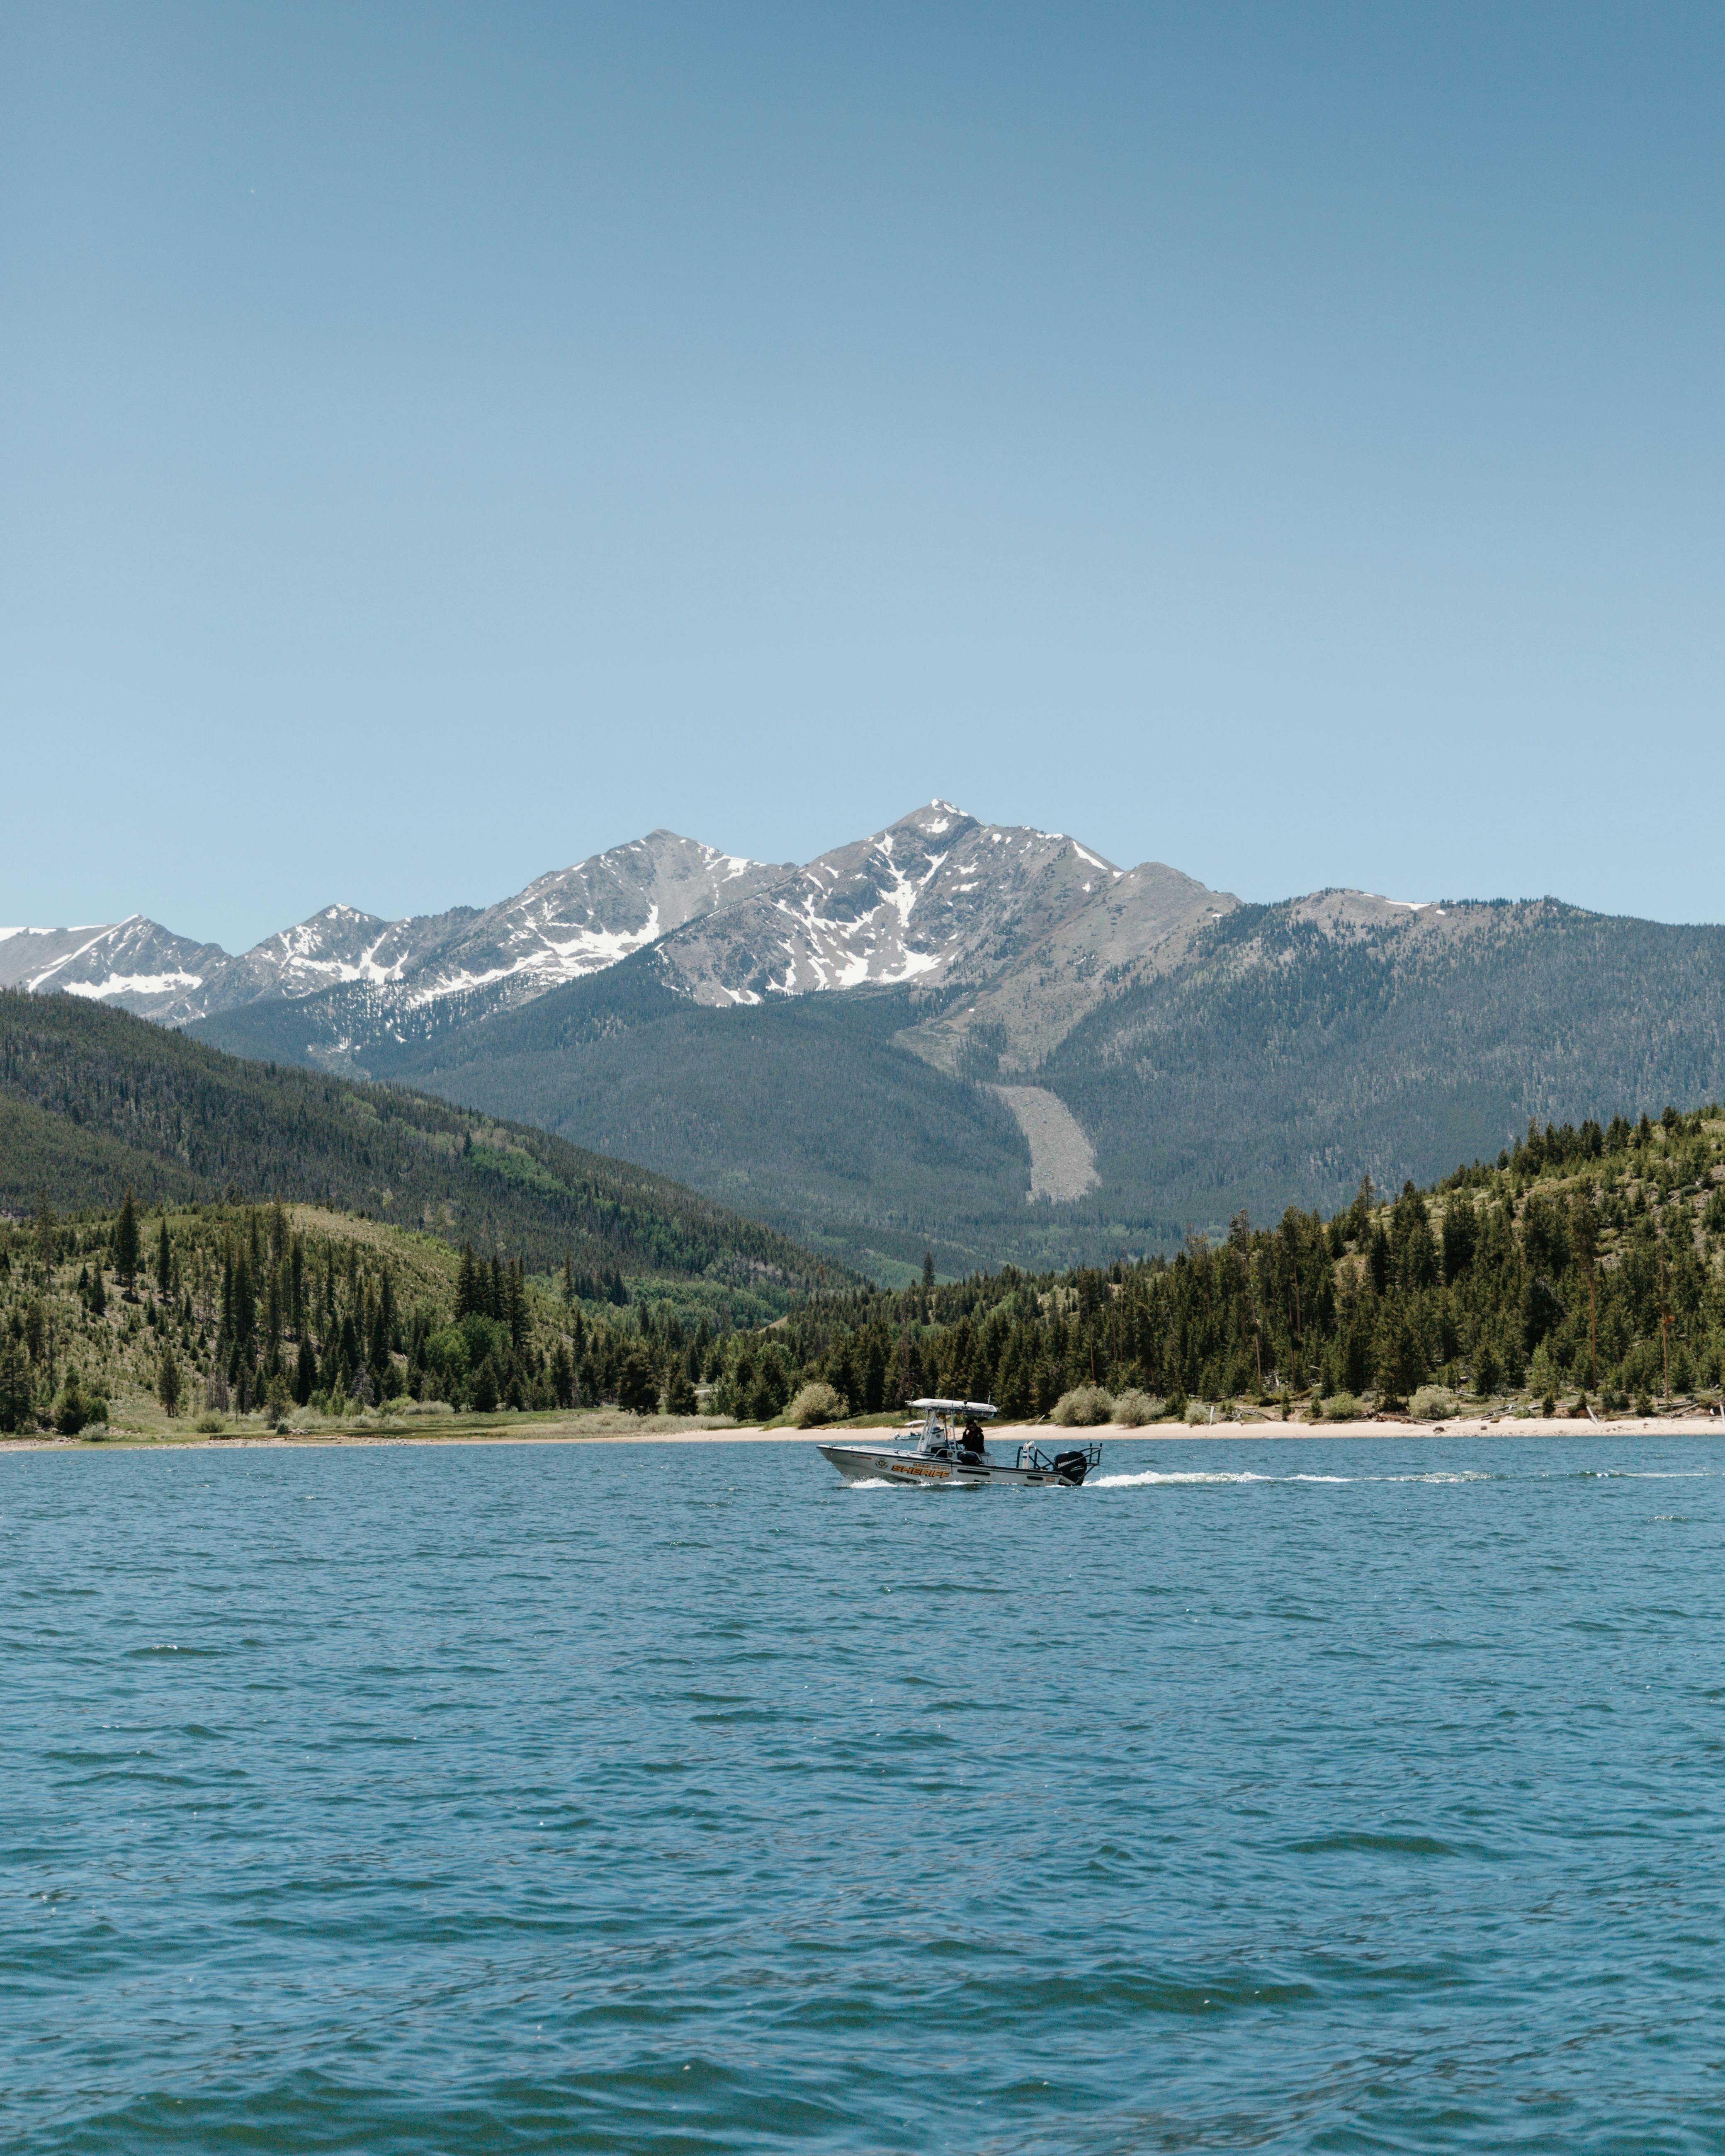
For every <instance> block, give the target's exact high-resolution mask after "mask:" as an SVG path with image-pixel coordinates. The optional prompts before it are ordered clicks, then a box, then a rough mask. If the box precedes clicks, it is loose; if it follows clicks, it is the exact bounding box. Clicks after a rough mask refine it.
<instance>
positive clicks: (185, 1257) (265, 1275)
mask: <svg viewBox="0 0 1725 2156" xmlns="http://www.w3.org/2000/svg"><path fill="white" fill-rule="evenodd" d="M587 1285H588V1283H583V1281H581V1280H580V1279H579V1277H578V1276H577V1275H576V1274H575V1272H574V1269H573V1265H572V1263H571V1264H570V1265H566V1266H565V1268H564V1270H562V1273H561V1274H560V1275H558V1276H555V1277H554V1278H552V1279H551V1280H549V1281H547V1280H543V1279H541V1280H534V1279H531V1278H530V1277H529V1276H527V1274H526V1270H525V1268H524V1267H523V1265H521V1261H520V1260H519V1259H514V1260H510V1259H506V1258H504V1257H502V1256H501V1255H499V1254H497V1253H495V1252H493V1253H492V1255H491V1256H490V1258H489V1259H485V1258H484V1257H482V1256H479V1255H475V1253H474V1252H473V1251H472V1250H469V1249H466V1248H464V1249H463V1250H460V1251H459V1253H458V1252H457V1251H456V1250H453V1249H451V1248H450V1246H449V1245H448V1244H447V1243H444V1242H442V1241H440V1240H439V1239H438V1238H436V1237H435V1236H432V1235H424V1234H419V1233H415V1232H413V1231H411V1230H408V1229H399V1228H392V1227H387V1226H385V1225H383V1224H381V1223H380V1222H377V1221H375V1220H370V1219H363V1218H362V1217H359V1216H357V1215H354V1214H337V1213H332V1212H330V1211H328V1210H326V1209H321V1208H313V1207H308V1206H298V1205H291V1206H290V1205H281V1204H271V1205H268V1206H259V1205H244V1204H212V1205H203V1204H191V1205H187V1204H171V1205H168V1206H166V1207H164V1208H162V1209H160V1210H159V1211H151V1209H148V1208H146V1207H141V1206H139V1205H137V1204H135V1203H134V1202H133V1200H132V1199H131V1194H130V1193H128V1194H127V1196H126V1199H125V1200H124V1201H123V1202H122V1204H121V1206H120V1208H119V1209H117V1210H116V1212H115V1213H113V1214H105V1215H91V1214H84V1215H82V1216H80V1217H79V1218H76V1219H60V1218H59V1217H57V1216H56V1215H55V1214H54V1211H53V1209H52V1208H49V1207H44V1208H43V1209H41V1210H40V1211H39V1214H37V1216H36V1218H35V1219H33V1220H32V1221H31V1222H29V1223H28V1224H14V1223H0V1432H3V1433H7V1434H16V1433H18V1432H33V1431H36V1430H54V1431H57V1432H58V1433H59V1435H62V1436H68V1437H69V1436H75V1435H79V1434H80V1432H81V1431H83V1430H85V1429H86V1428H88V1427H89V1426H91V1425H93V1424H94V1425H98V1426H99V1425H102V1424H108V1423H110V1421H117V1422H121V1424H122V1426H125V1427H128V1428H131V1429H137V1428H138V1427H140V1426H141V1424H140V1418H142V1421H143V1424H144V1425H147V1426H161V1427H167V1428H172V1427H174V1426H176V1425H179V1426H182V1427H183V1426H187V1425H199V1426H202V1427H203V1428H204V1429H206V1430H210V1431H211V1432H216V1431H227V1432H237V1431H239V1430H244V1429H245V1428H246V1427H247V1419H248V1418H249V1419H250V1422H249V1427H250V1428H251V1430H253V1431H254V1432H255V1431H257V1430H259V1429H260V1428H267V1427H273V1426H282V1427H285V1428H289V1429H291V1430H308V1429H322V1428H328V1427H330V1426H331V1424H336V1425H340V1424H343V1423H344V1422H347V1420H348V1419H350V1418H362V1419H366V1420H367V1422H368V1423H370V1424H372V1425H374V1426H375V1425H377V1424H378V1421H379V1419H380V1418H381V1419H382V1426H384V1427H391V1426H394V1427H400V1426H402V1425H401V1424H400V1422H399V1418H400V1417H401V1416H403V1414H406V1413H408V1412H410V1411H414V1410H417V1411H421V1412H424V1411H426V1410H429V1409H433V1408H434V1407H436V1406H437V1404H439V1403H444V1404H447V1405H448V1406H449V1407H450V1408H453V1409H456V1410H458V1411H468V1410H471V1411H475V1412H477V1413H479V1414H487V1415H495V1414H497V1413H498V1412H499V1411H504V1412H507V1411H508V1410H511V1409H515V1410H534V1409H538V1410H547V1409H572V1408H582V1407H593V1406H598V1405H601V1404H605V1403H607V1402H613V1403H615V1404H618V1405H619V1406H620V1407H622V1408H624V1409H629V1410H631V1411H633V1412H634V1413H637V1414H653V1413H655V1412H656V1411H657V1410H658V1409H660V1406H661V1405H663V1406H664V1407H665V1409H666V1411H667V1412H669V1413H670V1414H692V1413H693V1412H694V1411H695V1409H696V1404H697V1395H696V1386H697V1384H699V1383H701V1381H702V1380H703V1378H705V1376H706V1373H707V1371H708V1369H709V1367H710V1366H711V1371H712V1374H713V1375H714V1377H716V1378H721V1377H722V1376H723V1375H724V1373H725V1368H726V1363H725V1358H724V1355H723V1353H722V1350H721V1347H720V1345H719V1342H720V1338H721V1334H720V1332H719V1331H718V1330H717V1329H716V1327H715V1326H714V1325H713V1323H711V1322H710V1321H709V1319H708V1318H707V1317H706V1316H705V1315H704V1314H700V1313H698V1312H697V1313H692V1314H691V1313H690V1312H687V1311H686V1310H680V1309H679V1307H678V1298H677V1297H676V1296H675V1295H670V1296H665V1297H663V1298H660V1299H656V1300H653V1301H637V1302H634V1303H633V1304H631V1305H630V1306H629V1307H628V1308H626V1309H621V1310H619V1309H618V1308H617V1307H615V1306H614V1305H612V1304H610V1303H607V1302H604V1301H598V1302H595V1301H593V1300H592V1299H591V1298H588V1299H586V1300H583V1293H582V1291H583V1287H584V1286H587ZM745 1300H747V1299H746V1298H745ZM765 1367H767V1368H770V1369H776V1370H778V1371H779V1372H780V1373H782V1374H781V1376H780V1380H779V1383H778V1389H777V1390H776V1391H771V1390H769V1391H768V1393H766V1394H761V1392H760V1390H759V1388H758V1387H753V1388H752V1390H751V1397H752V1398H753V1399H755V1401H756V1404H757V1407H758V1408H759V1409H760V1410H761V1411H762V1412H765V1413H769V1414H770V1413H772V1412H773V1411H774V1409H776V1408H777V1407H778V1405H779V1404H782V1402H783V1399H784V1397H785V1394H786V1390H787V1389H788V1384H789V1377H790V1373H789V1364H788V1360H787V1358H785V1357H784V1356H783V1354H782V1353H781V1354H779V1355H778V1358H777V1360H776V1363H775V1362H774V1361H773V1358H767V1363H766V1365H765ZM728 1397H729V1395H728V1394H727V1399H728Z"/></svg>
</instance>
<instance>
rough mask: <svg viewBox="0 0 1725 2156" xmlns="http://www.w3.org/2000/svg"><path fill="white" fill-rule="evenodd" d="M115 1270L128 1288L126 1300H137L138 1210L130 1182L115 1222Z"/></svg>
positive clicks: (125, 1287) (124, 1286)
mask: <svg viewBox="0 0 1725 2156" xmlns="http://www.w3.org/2000/svg"><path fill="white" fill-rule="evenodd" d="M114 1270H115V1271H116V1273H118V1274H119V1276H120V1284H121V1286H122V1287H123V1288H124V1289H125V1290H126V1301H128V1302H131V1301H135V1300H136V1283H137V1277H138V1212H137V1207H136V1204H134V1203H133V1201H132V1194H131V1184H130V1183H127V1184H126V1196H125V1197H124V1199H122V1200H121V1206H120V1218H119V1219H118V1220H116V1222H115V1224H114Z"/></svg>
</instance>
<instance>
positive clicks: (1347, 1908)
mask: <svg viewBox="0 0 1725 2156" xmlns="http://www.w3.org/2000/svg"><path fill="white" fill-rule="evenodd" d="M1103 1472H1104V1474H1105V1476H1107V1477H1108V1478H1109V1479H1108V1481H1106V1482H1105V1483H1104V1484H1103V1485H1101V1486H1095V1487H1091V1488H1087V1489H1086V1490H1083V1491H1076V1492H1060V1491H1053V1492H1050V1491H985V1492H974V1493H972V1492H960V1493H951V1492H947V1493H942V1492H916V1493H911V1492H905V1491H870V1490H860V1491H859V1490H846V1489H845V1488H843V1487H842V1486H840V1485H839V1482H838V1479H837V1477H836V1476H834V1475H833V1474H832V1472H831V1471H830V1470H829V1468H828V1467H827V1466H826V1465H825V1463H824V1461H822V1460H820V1459H819V1456H818V1455H816V1454H815V1453H814V1451H813V1450H811V1449H809V1448H808V1447H805V1446H791V1445H783V1446H779V1445H771V1446H767V1445H750V1446H745V1445H731V1446H726V1445H700V1446H665V1447H650V1448H644V1447H619V1446H609V1445H607V1446H596V1447H593V1448H590V1449H576V1448H573V1447H564V1446H557V1447H552V1446H529V1445H521V1446H514V1445H511V1446H506V1447H496V1448H485V1449H478V1448H475V1449H465V1448H464V1449H448V1450H422V1449H418V1448H408V1447H403V1448H401V1449H399V1450H335V1451H325V1450H303V1451H291V1452H280V1453H277V1452H262V1451H258V1452H239V1453H231V1454H226V1453H219V1452H210V1451H198V1452H190V1451H187V1452H177V1453H171V1454H156V1455H145V1454H138V1453H116V1454H111V1455H93V1454H87V1453H79V1454H53V1453H49V1454H14V1455H7V1456H5V1457H3V1458H0V1564H3V1575H0V1576H3V1605H0V1606H3V1623H4V1632H3V1650H4V1664H3V1668H4V1728H3V1738H0V1744H3V1748H0V1851H3V1869H0V1892H3V1895H4V1934H3V1938H4V1950H3V1954H0V2144H3V2145H4V2146H5V2147H6V2148H8V2149H14V2148H15V2149H20V2150H28V2151H38V2150H67V2151H73V2150H76V2151H90V2152H95V2151H115V2152H122V2151H123V2152H126V2156H138V2152H150V2151H155V2150H172V2151H174V2152H177V2156H179V2152H198V2151H204V2150H211V2151H214V2150H222V2151H229V2150H232V2151H241V2150H243V2151H247V2152H256V2151H264V2150H270V2151H274V2150H281V2151H294V2152H302V2151H322V2150H356V2151H358V2150H363V2151H367V2152H377V2156H396V2152H401V2153H402V2156H408V2152H411V2156H419V2152H439V2156H441V2152H449V2156H469V2152H474V2153H475V2156H476V2152H480V2151H484V2152H488V2156H489V2152H495V2151H553V2150H554V2151H565V2150H583V2149H626V2150H640V2151H647V2152H673V2151H675V2152H679V2156H683V2153H684V2152H697V2151H706V2150H719V2149H727V2150H728V2149H738V2150H750V2151H754V2150H771V2149H775V2148H798V2149H805V2148H806V2149H814V2150H834V2151H841V2150H842V2151H867V2152H875V2151H882V2150H897V2149H906V2150H947V2149H952V2150H967V2151H968V2150H978V2151H1000V2152H1025V2151H1035V2152H1063V2156H1064V2152H1069V2151H1107V2152H1115V2151H1127V2150H1133V2151H1136V2150H1178V2149H1226V2150H1233V2149H1247V2148H1250V2149H1258V2148H1271V2149H1283V2148H1286V2149H1337V2150H1349V2151H1353V2150H1363V2149H1380V2148H1382V2149H1467V2150H1473V2149H1480V2150H1486V2149H1489V2150H1493V2151H1497V2150H1518V2149H1552V2150H1559V2149H1561V2150H1564V2151H1574V2150H1623V2151H1629V2150H1634V2151H1638V2152H1640V2151H1659V2150H1666V2149H1670V2150H1691V2149H1708V2150H1716V2149H1719V2148H1725V1840H1722V1831H1721V1830H1722V1825H1725V1802H1722V1790H1725V1654H1722V1649H1725V1631H1722V1614H1725V1566H1722V1561H1721V1560H1722V1545H1725V1447H1722V1446H1721V1445H1720V1444H1719V1443H1718V1441H1717V1440H1712V1441H1708V1440H1704V1439H1697V1440H1689V1441H1684V1442H1677V1441H1673V1440H1628V1439H1610V1440H1553V1441H1529V1440H1483V1439H1481V1440H1435V1441H1427V1442H1419V1443H1415V1442H1411V1441H1409V1442H1407V1443H1399V1442H1389V1443H1385V1442H1362V1441H1348V1440H1291V1441H1286V1442H1280V1443H1264V1444H1258V1443H1252V1442H1236V1443H1232V1444H1204V1443H1196V1442H1194V1443H1191V1444H1184V1443H1181V1444H1166V1443H1164V1444H1158V1445H1148V1444H1144V1443H1119V1444H1115V1445H1111V1446H1110V1447H1109V1450H1108V1455H1107V1459H1106V1465H1105V1468H1104V1471H1103Z"/></svg>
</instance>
